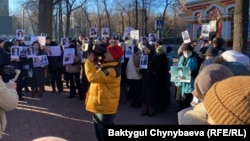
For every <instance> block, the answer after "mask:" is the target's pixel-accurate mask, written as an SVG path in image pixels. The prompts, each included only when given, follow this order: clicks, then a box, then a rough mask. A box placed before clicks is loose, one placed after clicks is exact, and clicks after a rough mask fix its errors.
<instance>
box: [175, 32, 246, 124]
mask: <svg viewBox="0 0 250 141" xmlns="http://www.w3.org/2000/svg"><path fill="white" fill-rule="evenodd" d="M209 42H210V43H209ZM223 42H224V40H223V38H213V40H211V41H207V40H205V39H204V38H203V37H202V36H201V38H200V39H199V40H198V41H196V42H193V43H189V44H182V45H181V46H180V48H179V50H178V54H179V55H180V60H179V62H178V65H185V66H188V65H189V66H190V72H189V73H190V74H191V76H192V78H193V81H191V83H188V84H186V83H176V84H175V85H176V87H177V91H176V100H177V101H178V103H179V110H178V124H180V125H195V124H196V125H201V124H202V125H204V124H206V125H208V124H209V125H211V124H219V125H221V124H226V125H234V124H242V125H247V124H248V125H249V124H250V120H249V119H250V114H249V111H250V110H249V107H250V101H249V98H247V97H249V96H250V95H249V94H250V93H249V92H250V88H249V87H248V88H246V87H247V86H246V85H248V82H247V81H248V80H249V79H250V69H249V63H250V62H249V57H248V56H247V55H245V54H243V53H241V52H238V51H235V50H231V49H229V50H226V49H225V48H223V44H224V43H223ZM200 43H202V44H200ZM192 59H193V60H192ZM191 80H192V79H191ZM187 85H188V86H187ZM236 87H237V88H236ZM233 95H234V96H233ZM233 97H234V98H235V99H234V98H233ZM239 105H241V106H240V107H239ZM241 108H242V109H245V110H246V111H247V112H246V113H247V114H245V113H244V112H242V111H241Z"/></svg>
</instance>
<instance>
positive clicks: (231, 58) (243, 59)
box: [221, 50, 250, 66]
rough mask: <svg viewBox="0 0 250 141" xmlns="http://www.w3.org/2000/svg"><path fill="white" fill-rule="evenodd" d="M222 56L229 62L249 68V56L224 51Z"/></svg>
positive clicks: (233, 51)
mask: <svg viewBox="0 0 250 141" xmlns="http://www.w3.org/2000/svg"><path fill="white" fill-rule="evenodd" d="M221 56H222V57H223V59H224V60H225V61H227V62H238V63H241V64H243V65H244V66H248V65H249V63H250V60H249V57H248V56H247V55H245V54H243V53H241V52H238V51H235V50H227V51H224V52H223V53H222V54H221Z"/></svg>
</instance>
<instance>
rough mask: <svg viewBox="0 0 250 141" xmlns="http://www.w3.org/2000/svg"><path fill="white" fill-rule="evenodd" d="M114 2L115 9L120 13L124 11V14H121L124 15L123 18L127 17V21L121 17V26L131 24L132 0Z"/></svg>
mask: <svg viewBox="0 0 250 141" xmlns="http://www.w3.org/2000/svg"><path fill="white" fill-rule="evenodd" d="M115 2H116V5H117V7H116V10H118V11H119V12H120V13H126V15H124V14H122V15H123V16H124V18H126V19H127V22H126V21H125V19H123V20H122V21H123V23H122V24H123V27H124V26H125V25H127V26H131V17H132V15H131V12H132V11H133V9H134V7H133V6H132V5H133V1H131V0H130V1H129V0H127V1H124V0H117V1H115Z"/></svg>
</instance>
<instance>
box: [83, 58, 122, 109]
mask: <svg viewBox="0 0 250 141" xmlns="http://www.w3.org/2000/svg"><path fill="white" fill-rule="evenodd" d="M117 65H119V63H118V62H109V63H104V64H102V65H101V69H98V70H97V69H96V67H95V65H94V63H93V62H91V61H89V60H86V62H85V64H84V67H85V73H86V77H87V79H88V81H89V82H90V87H89V90H88V92H87V96H86V101H85V104H86V110H87V111H89V112H93V113H101V114H115V113H116V112H117V109H118V104H119V98H120V82H121V75H118V76H117V71H116V70H115V69H114V67H115V66H117ZM112 66H113V67H112ZM105 67H107V68H106V69H103V68H105ZM118 68H120V66H118Z"/></svg>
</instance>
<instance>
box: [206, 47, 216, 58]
mask: <svg viewBox="0 0 250 141" xmlns="http://www.w3.org/2000/svg"><path fill="white" fill-rule="evenodd" d="M218 54H219V52H218V49H216V48H214V47H208V48H207V50H206V53H205V54H204V55H206V56H217V55H218Z"/></svg>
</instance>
